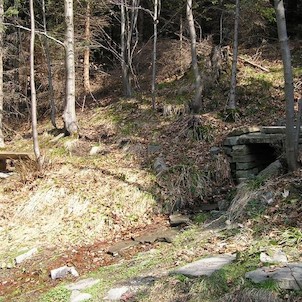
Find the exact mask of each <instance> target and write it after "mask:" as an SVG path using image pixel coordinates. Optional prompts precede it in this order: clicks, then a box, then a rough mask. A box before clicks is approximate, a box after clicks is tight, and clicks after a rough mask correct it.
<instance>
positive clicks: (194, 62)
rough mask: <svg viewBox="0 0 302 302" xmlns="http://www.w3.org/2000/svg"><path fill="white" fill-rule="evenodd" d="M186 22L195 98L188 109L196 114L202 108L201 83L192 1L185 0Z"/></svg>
mask: <svg viewBox="0 0 302 302" xmlns="http://www.w3.org/2000/svg"><path fill="white" fill-rule="evenodd" d="M187 20H188V25H189V31H190V39H191V56H192V68H193V71H194V76H195V96H194V99H193V100H192V102H191V104H190V107H191V109H192V110H193V112H198V111H200V109H201V106H202V100H201V95H202V90H203V87H202V81H201V74H200V71H199V68H198V60H197V51H196V30H195V25H194V17H193V9H192V0H187Z"/></svg>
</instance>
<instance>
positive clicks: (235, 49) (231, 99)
mask: <svg viewBox="0 0 302 302" xmlns="http://www.w3.org/2000/svg"><path fill="white" fill-rule="evenodd" d="M239 11H240V3H239V0H236V10H235V25H234V44H233V63H232V76H231V89H230V97H229V103H228V109H229V110H231V111H234V110H235V109H236V85H237V61H238V28H239Z"/></svg>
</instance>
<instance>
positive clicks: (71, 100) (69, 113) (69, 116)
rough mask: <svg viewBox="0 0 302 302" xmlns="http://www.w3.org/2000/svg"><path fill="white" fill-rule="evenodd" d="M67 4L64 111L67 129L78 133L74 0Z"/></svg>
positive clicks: (65, 1)
mask: <svg viewBox="0 0 302 302" xmlns="http://www.w3.org/2000/svg"><path fill="white" fill-rule="evenodd" d="M64 5H65V23H66V38H65V52H66V54H65V57H66V100H65V108H64V113H63V120H64V126H65V130H66V132H67V133H68V134H71V135H75V134H77V133H78V123H77V118H76V111H75V62H74V24H73V0H64Z"/></svg>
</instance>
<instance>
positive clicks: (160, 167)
mask: <svg viewBox="0 0 302 302" xmlns="http://www.w3.org/2000/svg"><path fill="white" fill-rule="evenodd" d="M153 169H154V170H155V172H156V173H161V172H163V171H166V170H167V169H168V168H167V165H166V163H165V160H164V159H163V158H162V157H157V158H156V159H155V161H154V164H153Z"/></svg>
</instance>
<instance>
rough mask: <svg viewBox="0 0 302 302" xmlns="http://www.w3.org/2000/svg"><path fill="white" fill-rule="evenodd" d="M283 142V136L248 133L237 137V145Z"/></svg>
mask: <svg viewBox="0 0 302 302" xmlns="http://www.w3.org/2000/svg"><path fill="white" fill-rule="evenodd" d="M283 140H284V135H283V134H265V133H250V134H244V135H241V136H239V137H238V140H237V144H276V143H280V142H281V141H283Z"/></svg>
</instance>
